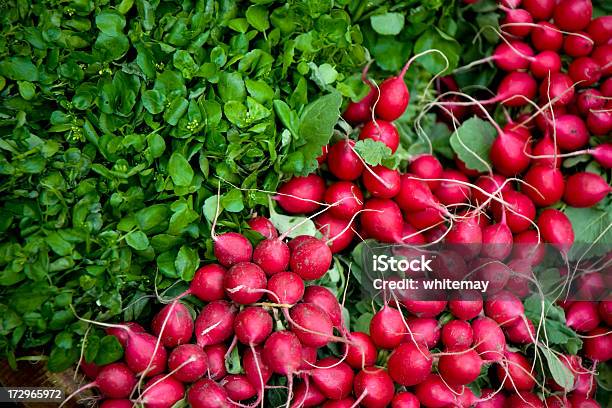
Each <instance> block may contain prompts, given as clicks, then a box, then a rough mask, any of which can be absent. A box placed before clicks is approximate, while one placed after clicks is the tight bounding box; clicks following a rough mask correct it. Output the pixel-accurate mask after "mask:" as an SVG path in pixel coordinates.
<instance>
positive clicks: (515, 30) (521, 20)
mask: <svg viewBox="0 0 612 408" xmlns="http://www.w3.org/2000/svg"><path fill="white" fill-rule="evenodd" d="M525 23H526V24H525ZM532 23H533V18H532V17H531V14H529V12H528V11H527V10H523V9H513V10H506V16H505V17H504V19H503V20H502V21H501V25H502V26H504V25H505V24H508V25H507V26H505V27H504V31H505V32H507V33H508V34H511V35H513V36H516V37H525V36H527V35H529V33H530V32H531V26H530V24H532Z"/></svg>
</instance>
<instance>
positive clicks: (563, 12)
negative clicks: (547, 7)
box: [553, 0, 593, 31]
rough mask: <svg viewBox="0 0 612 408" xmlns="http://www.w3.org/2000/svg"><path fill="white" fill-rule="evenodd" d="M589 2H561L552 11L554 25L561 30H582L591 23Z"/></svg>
mask: <svg viewBox="0 0 612 408" xmlns="http://www.w3.org/2000/svg"><path fill="white" fill-rule="evenodd" d="M592 15H593V5H592V4H591V0H561V1H560V2H559V3H558V4H557V6H556V7H555V11H554V15H553V18H554V21H555V24H556V25H557V26H558V27H559V28H560V29H562V30H566V31H578V30H584V29H585V28H586V27H587V26H588V25H589V23H590V22H591V16H592Z"/></svg>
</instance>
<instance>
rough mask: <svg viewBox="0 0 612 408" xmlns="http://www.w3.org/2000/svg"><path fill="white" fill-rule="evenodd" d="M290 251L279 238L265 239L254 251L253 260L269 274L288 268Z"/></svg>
mask: <svg viewBox="0 0 612 408" xmlns="http://www.w3.org/2000/svg"><path fill="white" fill-rule="evenodd" d="M290 255H291V254H290V251H289V247H288V246H287V244H285V243H284V242H283V241H282V240H280V239H279V238H272V239H264V240H263V241H261V242H260V243H259V244H257V246H256V247H255V250H254V251H253V262H254V263H255V264H256V265H257V266H259V267H260V268H261V269H262V270H263V271H264V272H265V273H266V275H268V276H271V275H274V274H275V273H279V272H283V271H285V270H287V266H289V257H290Z"/></svg>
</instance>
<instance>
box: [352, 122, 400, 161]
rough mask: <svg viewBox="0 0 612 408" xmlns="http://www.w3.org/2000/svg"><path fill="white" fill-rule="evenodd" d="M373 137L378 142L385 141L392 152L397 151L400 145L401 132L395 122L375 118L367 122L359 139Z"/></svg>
mask: <svg viewBox="0 0 612 408" xmlns="http://www.w3.org/2000/svg"><path fill="white" fill-rule="evenodd" d="M366 139H372V140H374V141H377V142H383V143H384V144H385V145H387V147H388V148H389V149H391V153H395V151H396V150H397V148H398V146H399V133H398V132H397V129H396V128H395V126H393V123H391V122H387V121H385V120H380V119H378V120H373V121H371V122H368V123H366V124H365V126H364V127H363V129H361V133H360V134H359V140H366Z"/></svg>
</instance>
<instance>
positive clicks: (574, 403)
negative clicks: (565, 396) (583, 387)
mask: <svg viewBox="0 0 612 408" xmlns="http://www.w3.org/2000/svg"><path fill="white" fill-rule="evenodd" d="M568 402H569V403H570V404H571V407H572V408H601V405H599V404H598V403H597V401H595V400H594V399H590V398H587V397H585V396H583V395H576V394H573V395H570V396H569V400H568Z"/></svg>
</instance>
